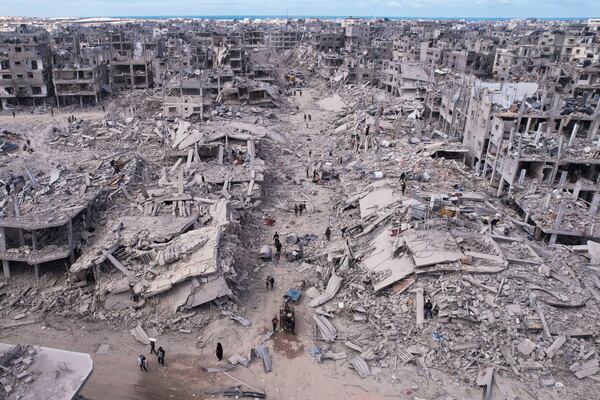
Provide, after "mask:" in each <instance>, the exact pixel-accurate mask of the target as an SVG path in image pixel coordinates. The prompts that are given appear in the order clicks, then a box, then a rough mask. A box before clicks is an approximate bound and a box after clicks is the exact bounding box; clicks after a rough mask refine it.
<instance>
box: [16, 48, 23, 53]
mask: <svg viewBox="0 0 600 400" xmlns="http://www.w3.org/2000/svg"><path fill="white" fill-rule="evenodd" d="M15 51H16V52H17V53H20V52H21V51H23V49H22V48H20V47H15Z"/></svg>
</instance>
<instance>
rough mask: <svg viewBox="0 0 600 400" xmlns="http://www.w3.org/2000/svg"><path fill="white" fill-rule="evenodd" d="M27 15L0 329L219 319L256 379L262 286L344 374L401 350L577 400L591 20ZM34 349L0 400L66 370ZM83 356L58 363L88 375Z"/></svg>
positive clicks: (6, 106)
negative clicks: (43, 366) (254, 341)
mask: <svg viewBox="0 0 600 400" xmlns="http://www.w3.org/2000/svg"><path fill="white" fill-rule="evenodd" d="M23 21H27V22H28V23H27V24H24V23H23ZM40 21H42V20H35V21H34V20H30V19H15V18H12V17H6V18H5V19H3V31H2V32H0V64H1V65H0V69H1V70H2V74H3V76H2V77H0V78H2V79H0V104H1V107H0V108H1V110H2V111H0V114H1V115H0V118H2V130H0V159H2V160H4V162H3V163H0V182H1V185H0V260H1V261H2V273H3V276H4V277H5V278H6V279H5V281H2V282H0V317H1V318H2V323H1V324H0V329H1V330H3V332H9V330H10V329H15V330H18V328H20V327H23V326H26V325H29V324H35V323H36V322H37V321H46V320H51V319H52V318H53V317H57V318H60V319H61V320H62V319H64V320H71V321H83V322H84V323H88V322H89V323H98V324H107V326H110V327H111V328H113V329H116V330H118V329H120V330H122V331H124V332H127V331H130V333H131V335H132V336H133V337H134V338H135V340H136V341H137V342H139V343H140V344H142V345H147V344H148V343H149V341H148V340H149V337H157V336H159V335H162V334H164V333H166V332H169V331H171V332H172V333H173V334H174V335H175V336H184V335H189V334H192V333H194V334H196V332H199V331H201V332H200V333H198V334H199V335H201V337H202V340H200V338H199V339H198V340H197V342H196V344H197V345H198V346H202V347H203V346H205V345H207V344H208V343H212V341H213V340H214V339H216V338H217V337H221V336H220V335H221V334H222V332H217V330H214V331H211V332H210V333H206V334H205V333H204V331H202V330H205V329H206V330H208V329H209V328H208V327H210V326H211V325H212V323H213V322H216V321H220V322H222V323H227V324H229V325H227V329H228V330H229V329H234V330H237V331H238V333H241V332H246V334H249V332H253V333H252V334H253V335H254V334H256V332H255V328H256V329H262V331H260V332H259V333H258V334H257V336H255V338H258V340H259V341H260V342H259V343H260V344H259V345H258V346H257V347H256V348H255V350H254V353H255V354H256V355H257V356H258V357H260V358H261V359H262V361H263V366H264V370H265V372H267V373H268V372H270V371H271V370H272V365H271V362H272V361H271V357H270V353H269V349H268V347H267V344H268V343H269V340H270V339H271V338H272V335H273V334H275V335H276V336H275V338H276V340H275V341H274V342H273V344H274V346H275V347H274V348H273V349H274V350H271V351H278V352H280V351H281V347H282V346H281V342H280V341H286V340H287V339H288V338H287V334H288V333H290V332H286V333H285V334H284V335H281V336H280V335H279V332H277V333H275V332H274V331H275V330H276V329H273V332H271V328H270V325H271V321H270V318H272V314H271V313H272V312H273V311H274V310H273V309H271V308H269V309H268V310H266V311H264V315H262V314H261V315H259V314H260V313H261V312H263V311H262V310H263V309H262V308H260V307H258V308H257V307H255V305H253V304H246V302H247V301H248V300H250V299H254V297H255V296H254V295H256V294H257V293H261V295H263V292H262V291H260V292H259V290H264V286H262V288H263V289H260V287H259V286H257V285H259V284H260V285H264V279H265V278H266V275H267V274H271V275H270V276H274V277H275V279H276V281H275V284H274V287H272V286H271V287H270V289H273V290H272V291H271V290H267V291H266V292H264V293H266V294H265V296H267V295H269V296H270V295H271V293H273V294H274V295H277V296H280V295H281V294H282V293H297V294H298V296H295V297H293V296H286V299H285V300H286V301H289V302H290V303H288V306H289V305H290V304H291V303H295V305H294V307H295V308H294V310H295V311H294V312H295V313H296V314H294V319H291V321H292V322H293V323H292V325H294V324H295V323H296V321H298V322H299V323H298V324H297V326H296V325H294V326H293V327H292V329H290V326H288V327H287V329H288V330H294V329H295V330H296V332H293V333H294V334H295V335H297V336H298V339H299V340H298V343H306V342H307V339H308V338H307V337H306V334H307V332H306V330H307V329H306V323H305V322H306V321H309V322H310V324H308V325H309V326H310V328H312V331H311V329H310V328H309V329H308V331H309V332H308V334H309V335H310V334H312V339H313V341H315V342H316V343H315V345H314V349H315V350H314V351H313V352H312V353H313V354H314V355H318V357H317V358H318V359H319V360H321V359H332V360H335V361H339V362H336V363H335V364H336V368H337V367H339V366H340V365H343V364H346V363H347V365H349V366H350V367H351V368H353V369H354V370H355V371H356V373H357V374H358V375H359V376H360V377H361V378H367V377H369V376H373V377H374V378H372V379H373V380H377V382H378V383H383V382H386V380H387V379H392V378H391V377H390V375H392V374H394V373H398V372H397V371H399V369H401V368H399V367H398V362H400V363H401V365H400V367H402V364H409V365H410V367H411V368H415V370H416V371H417V372H418V374H421V375H422V376H423V377H424V378H425V379H427V380H428V382H429V381H431V382H436V383H437V382H438V381H437V377H436V375H437V374H438V373H443V374H446V375H449V376H451V377H452V379H453V383H456V384H457V385H456V386H458V384H459V383H460V384H462V383H467V384H469V385H471V386H472V387H481V388H482V390H483V392H484V393H483V396H484V398H486V399H495V398H506V399H516V398H519V399H531V398H545V396H550V397H552V396H554V397H557V396H558V397H565V396H567V395H565V394H564V393H563V391H562V390H561V389H564V388H565V387H567V388H569V386H571V385H573V386H574V385H577V394H580V395H581V396H582V397H583V398H594V396H595V395H596V391H594V392H593V393H591V390H589V388H588V387H587V386H586V385H587V383H593V384H595V383H596V381H598V380H600V377H599V374H600V366H599V365H598V359H599V358H598V354H597V349H596V348H597V344H598V343H597V341H598V334H597V332H598V331H599V330H600V308H599V307H600V244H599V243H600V163H599V161H598V160H600V141H599V135H598V133H599V130H600V101H599V96H598V87H599V84H600V66H599V65H600V64H599V57H598V54H600V52H599V51H598V49H599V45H598V29H597V25H598V21H596V20H595V19H590V20H589V21H587V22H585V21H576V22H573V21H546V20H544V21H542V20H536V19H524V20H507V21H494V23H489V21H483V22H482V21H462V20H460V21H458V20H440V21H426V20H423V21H421V20H418V21H417V20H388V19H365V20H363V19H346V20H343V21H326V20H319V19H317V18H307V19H293V18H292V19H286V20H285V21H283V20H275V19H273V20H269V21H266V20H262V21H260V22H259V21H251V20H247V21H246V20H245V21H237V20H236V21H224V20H223V21H221V20H219V21H217V20H214V21H213V20H204V19H202V20H194V21H192V20H188V19H177V20H161V21H156V20H153V19H151V18H150V19H147V20H146V19H145V20H144V21H138V22H136V21H130V20H127V21H120V20H119V19H114V21H113V20H112V19H109V20H108V22H105V21H99V20H94V21H90V20H68V21H66V20H43V24H42V23H41V22H40ZM34 22H35V23H34ZM125 22H126V23H125ZM67 25H68V26H67ZM117 26H118V29H117ZM12 27H16V28H15V29H14V31H12V32H9V29H12ZM32 38H34V39H35V40H34V42H33V43H32ZM20 43H26V44H27V46H28V47H27V50H30V51H22V48H21V45H20ZM90 43H94V46H90ZM73 46H75V47H76V48H77V49H78V51H73ZM34 55H35V57H34ZM21 63H22V64H21ZM15 65H21V66H27V70H28V71H29V72H28V75H27V76H23V71H22V69H23V68H22V67H15ZM42 71H43V72H44V73H42ZM11 74H12V75H11ZM11 76H12V77H13V78H12V79H11ZM15 76H16V77H18V79H19V80H20V82H22V83H23V84H22V85H21V83H19V85H18V87H16V86H15V83H14V82H13V80H14V79H16V78H14V77H15ZM75 81H76V82H75ZM303 93H304V94H303ZM85 107H88V108H87V109H86V111H85V112H81V111H80V109H84V108H85ZM100 110H102V111H101V112H100ZM88 111H89V112H88ZM275 231H278V232H279V234H280V235H281V238H280V241H279V240H278V241H275V240H273V241H271V237H272V236H273V234H274V232H275ZM323 234H324V235H323ZM280 244H281V247H280ZM275 246H276V247H275ZM276 249H277V250H276ZM271 263H272V264H271ZM291 263H293V264H291ZM28 271H31V275H35V280H34V278H33V277H31V278H29V277H28V276H27V275H26V274H24V273H23V272H28ZM65 271H66V273H65ZM272 271H275V272H272ZM13 275H19V278H18V279H12V276H13ZM284 285H285V287H284ZM257 288H258V290H257ZM267 288H268V289H269V284H267ZM300 294H304V295H305V296H307V297H308V298H309V299H310V300H309V302H308V305H309V306H310V308H306V307H305V304H303V302H304V300H303V297H304V296H300ZM280 300H281V299H280ZM265 304H271V303H269V302H267V303H265ZM269 307H270V306H269ZM284 310H285V308H284ZM267 311H269V314H270V315H267ZM275 311H276V310H275ZM305 314H306V315H305ZM232 320H233V321H235V322H233V321H232ZM265 323H266V325H268V326H269V329H268V331H269V332H267V331H266V330H264V327H265ZM240 325H241V326H240ZM265 332H267V333H265ZM230 334H231V332H229V331H228V332H226V333H225V335H223V336H230ZM211 335H213V336H211ZM160 337H163V336H160ZM186 337H187V338H188V339H189V336H186ZM239 343H245V342H244V341H242V340H240V341H239ZM30 349H31V348H30V347H21V346H20V347H11V348H10V349H7V350H6V351H5V350H3V353H2V354H0V366H2V368H0V369H1V370H2V371H0V377H1V378H2V379H5V378H6V380H2V381H1V385H0V386H1V388H2V389H3V391H4V392H5V393H6V394H3V395H0V398H3V397H6V396H9V398H11V399H12V398H25V397H23V396H24V393H25V391H29V388H30V387H33V386H37V385H40V387H41V385H42V383H44V384H45V385H46V386H47V387H50V388H53V389H54V388H56V387H59V386H60V385H54V384H49V383H48V382H49V381H48V380H47V376H46V375H48V376H49V374H46V372H47V371H44V373H41V374H38V373H37V372H35V371H34V369H35V367H36V366H37V364H38V363H40V362H41V357H39V356H38V355H37V354H29V353H28V351H29V350H30ZM247 350H248V348H245V349H243V348H242V349H240V348H237V349H234V350H231V353H229V354H228V356H230V357H229V363H230V364H231V366H236V365H239V364H241V365H244V366H248V365H249V363H250V362H251V359H252V357H253V356H252V353H250V354H246V353H244V351H247ZM317 350H318V351H317ZM36 351H37V348H36ZM43 351H46V350H43ZM109 351H110V346H109V344H108V343H106V344H101V345H100V346H98V347H97V349H96V354H98V355H102V354H107V353H108V352H109ZM48 353H49V354H50V353H51V352H50V351H48ZM52 354H53V356H56V357H58V353H52ZM63 358H66V359H68V358H69V357H66V356H65V357H63ZM4 359H6V360H8V361H6V360H4ZM277 359H279V357H278V358H277ZM61 360H62V361H64V360H63V359H61ZM80 361H81V362H80V363H79V362H78V363H75V362H73V365H71V366H69V365H67V364H69V363H68V362H66V361H65V363H66V364H61V366H60V367H57V366H53V367H52V369H53V371H52V372H55V373H56V371H57V368H58V370H59V372H61V371H62V372H61V373H62V375H61V376H60V377H59V378H60V379H63V380H64V379H67V377H69V376H71V375H70V374H67V373H65V371H68V370H69V369H71V370H74V371H75V372H74V373H73V374H72V375H73V377H74V378H73V382H71V383H72V387H73V388H74V387H75V386H77V388H79V386H80V384H82V383H81V382H80V380H83V381H85V378H87V375H86V374H88V375H89V373H88V367H90V368H91V361H90V360H89V359H86V358H85V357H84V358H82V359H81V360H80ZM7 362H8V364H7ZM75 364H77V365H75ZM332 364H333V363H332ZM78 366H82V369H81V371H80V370H79V369H78V368H77V367H78ZM231 366H228V367H226V368H209V369H207V371H209V372H226V370H227V369H229V368H230V367H231ZM406 367H407V368H408V366H406ZM567 367H569V371H570V372H572V374H569V376H562V375H561V380H563V379H565V380H564V383H563V382H557V381H556V379H557V377H558V376H559V375H560V374H558V375H557V373H560V372H562V371H565V370H567ZM5 368H7V369H9V370H10V371H5V370H4V369H5ZM90 371H91V369H90ZM563 375H564V374H563ZM75 378H77V379H75ZM584 378H587V379H585V380H582V379H584ZM395 380H396V378H394V379H393V381H394V382H395ZM579 380H582V381H579ZM532 382H533V384H532ZM238 383H240V382H238ZM78 385H79V386H78ZM534 387H535V388H534ZM250 389H251V391H242V390H241V389H240V388H231V389H225V390H223V391H221V393H222V394H224V395H225V396H232V397H233V396H235V397H248V396H250V397H258V398H264V397H266V394H265V393H263V392H262V391H260V390H256V389H254V388H250ZM535 389H539V393H534V394H532V393H533V391H535ZM580 389H581V390H580ZM569 390H570V392H569V393H570V394H572V393H575V391H573V390H572V388H569ZM551 391H552V393H550V392H551ZM530 392H532V393H530ZM431 393H433V391H432V392H431ZM414 395H416V393H410V394H406V396H413V397H414ZM270 396H271V395H270ZM275 396H276V395H275ZM419 396H426V394H419ZM313 397H314V396H313ZM450 397H451V394H447V395H445V394H442V395H439V396H438V398H440V399H441V398H450ZM34 398H57V399H59V398H61V397H60V396H59V395H56V396H55V395H54V393H44V395H42V396H38V397H34Z"/></svg>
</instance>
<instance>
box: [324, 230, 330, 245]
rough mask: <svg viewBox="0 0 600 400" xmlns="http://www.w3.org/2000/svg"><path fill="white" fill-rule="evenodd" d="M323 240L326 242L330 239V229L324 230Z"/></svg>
mask: <svg viewBox="0 0 600 400" xmlns="http://www.w3.org/2000/svg"><path fill="white" fill-rule="evenodd" d="M325 239H327V241H328V242H329V240H330V239H331V229H330V228H329V227H327V229H325Z"/></svg>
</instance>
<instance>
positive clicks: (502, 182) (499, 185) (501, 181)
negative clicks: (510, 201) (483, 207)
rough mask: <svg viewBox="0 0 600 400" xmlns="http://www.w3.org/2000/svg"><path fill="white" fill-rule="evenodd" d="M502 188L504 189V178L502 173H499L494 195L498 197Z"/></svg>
mask: <svg viewBox="0 0 600 400" xmlns="http://www.w3.org/2000/svg"><path fill="white" fill-rule="evenodd" d="M502 189H504V178H503V177H502V174H500V183H499V184H498V192H497V193H496V197H500V195H501V194H502Z"/></svg>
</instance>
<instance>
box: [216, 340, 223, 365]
mask: <svg viewBox="0 0 600 400" xmlns="http://www.w3.org/2000/svg"><path fill="white" fill-rule="evenodd" d="M215 353H216V354H217V359H218V360H219V361H221V360H222V359H223V346H222V345H221V343H220V342H219V343H217V351H216V352H215Z"/></svg>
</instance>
